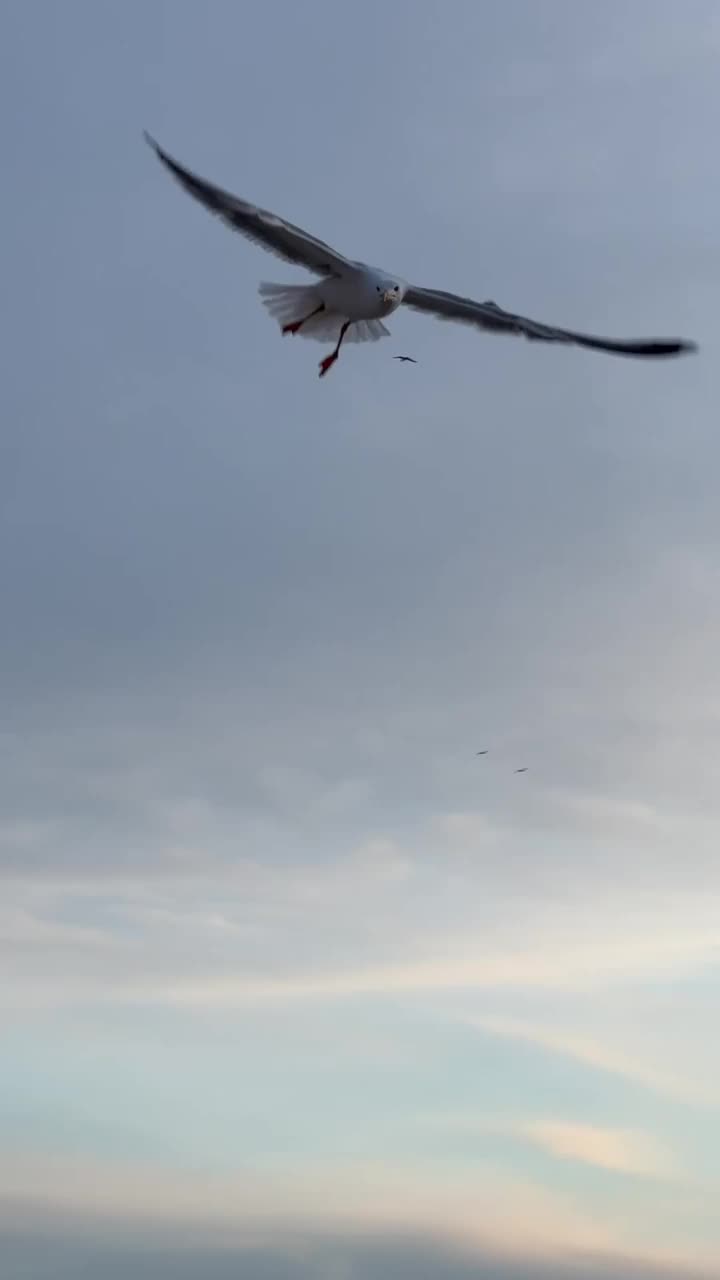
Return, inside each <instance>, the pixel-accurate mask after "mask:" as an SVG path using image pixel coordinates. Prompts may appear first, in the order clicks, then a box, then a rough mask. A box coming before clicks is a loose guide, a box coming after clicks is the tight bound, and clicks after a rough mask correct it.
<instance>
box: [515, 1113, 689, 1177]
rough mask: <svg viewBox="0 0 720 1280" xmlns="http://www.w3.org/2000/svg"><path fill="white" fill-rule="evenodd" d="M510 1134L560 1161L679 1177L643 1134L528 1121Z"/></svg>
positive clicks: (662, 1150)
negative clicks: (534, 1145)
mask: <svg viewBox="0 0 720 1280" xmlns="http://www.w3.org/2000/svg"><path fill="white" fill-rule="evenodd" d="M512 1132H513V1133H514V1134H515V1135H516V1136H517V1137H519V1138H522V1139H524V1140H525V1141H527V1142H532V1143H535V1144H536V1145H537V1146H539V1147H541V1148H542V1149H543V1150H544V1151H547V1152H548V1153H549V1154H550V1155H552V1156H556V1157H557V1158H558V1159H561V1160H574V1161H577V1162H579V1163H580V1164H589V1165H593V1166H594V1167H596V1168H598V1169H607V1170H609V1171H611V1172H613V1173H622V1174H637V1175H639V1176H641V1177H647V1178H661V1179H663V1180H667V1179H669V1180H672V1181H676V1180H677V1179H678V1178H679V1177H680V1176H681V1175H680V1171H679V1169H678V1167H677V1165H676V1164H675V1161H674V1160H673V1158H672V1157H671V1155H670V1154H669V1152H667V1151H666V1150H665V1148H664V1147H663V1145H662V1144H661V1143H660V1142H658V1141H657V1139H656V1138H654V1137H652V1136H651V1135H649V1134H646V1133H637V1132H633V1131H632V1130H626V1129H610V1128H604V1127H602V1126H599V1125H591V1124H579V1123H578V1122H571V1121H567V1120H529V1121H526V1122H520V1123H518V1124H517V1125H516V1126H515V1127H514V1128H513V1130H512Z"/></svg>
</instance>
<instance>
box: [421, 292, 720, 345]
mask: <svg viewBox="0 0 720 1280" xmlns="http://www.w3.org/2000/svg"><path fill="white" fill-rule="evenodd" d="M403 303H404V305H405V306H406V307H412V309H413V310H414V311H428V312H430V313H431V314H432V315H434V316H437V317H438V319H440V320H455V321H457V322H458V323H460V324H472V325H475V326H476V328H478V329H486V330H488V331H489V332H491V333H514V334H521V335H522V336H523V337H525V338H528V339H529V340H530V341H531V342H563V343H569V344H572V345H574V346H577V347H590V348H591V349H592V350H593V351H611V352H613V353H614V354H615V355H620V356H677V355H682V354H683V353H684V352H688V351H697V345H696V344H695V343H694V342H686V341H685V340H684V339H682V338H627V339H615V338H596V337H593V336H592V335H591V334H588V333H574V332H573V331H572V330H571V329H557V328H555V326H554V325H547V324H538V323H537V321H535V320H528V319H527V318H526V317H525V316H516V315H513V314H512V312H510V311H503V309H502V307H498V306H497V304H496V303H494V302H474V301H473V299H472V298H461V297H459V296H458V295H457V294H455V293H442V292H440V291H439V290H437V289H420V288H417V287H416V286H415V285H410V286H409V287H408V288H407V289H406V290H405V295H404V297H403Z"/></svg>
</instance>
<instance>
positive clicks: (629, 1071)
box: [460, 1014, 720, 1106]
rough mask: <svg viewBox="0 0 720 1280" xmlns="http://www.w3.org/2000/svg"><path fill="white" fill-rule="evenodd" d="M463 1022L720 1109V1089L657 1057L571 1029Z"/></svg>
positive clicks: (470, 1018)
mask: <svg viewBox="0 0 720 1280" xmlns="http://www.w3.org/2000/svg"><path fill="white" fill-rule="evenodd" d="M567 1016H568V1015H567V1014H566V1017H567ZM460 1020H461V1021H462V1022H463V1023H464V1024H465V1025H467V1026H471V1027H475V1028H477V1029H478V1030H479V1031H482V1032H483V1033H486V1034H488V1035H493V1036H499V1037H502V1038H507V1039H509V1040H519V1041H522V1042H524V1043H527V1044H530V1045H535V1046H537V1047H538V1048H540V1049H545V1050H547V1051H548V1052H550V1053H555V1054H558V1055H560V1056H562V1057H567V1058H570V1059H572V1060H574V1061H575V1062H578V1063H582V1064H584V1065H586V1066H589V1067H592V1068H593V1069H595V1070H598V1071H605V1072H608V1073H609V1074H610V1075H615V1076H619V1077H622V1078H624V1079H626V1080H631V1081H634V1082H636V1083H637V1084H641V1085H643V1086H644V1087H645V1088H647V1089H649V1090H651V1091H652V1092H653V1093H657V1094H660V1095H664V1096H666V1097H669V1098H673V1099H677V1100H678V1101H682V1102H689V1103H691V1104H693V1105H709V1106H720V1089H718V1090H710V1089H708V1088H706V1087H704V1086H703V1085H702V1084H701V1083H699V1082H698V1081H693V1080H691V1079H688V1078H687V1077H683V1076H682V1075H680V1074H673V1072H672V1071H670V1070H668V1069H667V1068H664V1067H663V1066H661V1065H659V1061H658V1058H657V1057H655V1056H653V1055H652V1054H651V1055H650V1056H649V1060H647V1059H645V1060H643V1059H642V1058H638V1057H636V1056H634V1055H633V1054H632V1053H631V1052H629V1051H628V1050H627V1049H625V1050H623V1048H622V1047H621V1046H618V1045H616V1044H612V1043H608V1042H607V1040H602V1039H599V1038H598V1039H593V1038H592V1037H591V1036H588V1035H584V1034H582V1032H580V1031H573V1029H572V1026H570V1027H565V1028H560V1029H558V1028H557V1027H555V1026H547V1025H546V1026H543V1025H542V1024H540V1023H531V1022H527V1021H523V1020H522V1019H520V1018H512V1017H507V1016H490V1015H487V1016H486V1015H475V1014H471V1015H460ZM700 1052H702V1049H701V1050H700Z"/></svg>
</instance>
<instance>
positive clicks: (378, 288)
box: [375, 284, 382, 293]
mask: <svg viewBox="0 0 720 1280" xmlns="http://www.w3.org/2000/svg"><path fill="white" fill-rule="evenodd" d="M375 288H376V289H377V291H378V293H382V289H381V288H380V285H379V284H376V285H375Z"/></svg>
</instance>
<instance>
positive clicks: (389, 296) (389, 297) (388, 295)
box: [383, 289, 397, 302]
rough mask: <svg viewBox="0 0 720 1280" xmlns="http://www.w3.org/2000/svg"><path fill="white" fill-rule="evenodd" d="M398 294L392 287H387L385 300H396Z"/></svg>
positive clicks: (384, 295)
mask: <svg viewBox="0 0 720 1280" xmlns="http://www.w3.org/2000/svg"><path fill="white" fill-rule="evenodd" d="M396 296H397V295H396V294H395V293H394V291H393V290H392V289H386V290H385V292H384V294H383V302H394V301H395V298H396Z"/></svg>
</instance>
